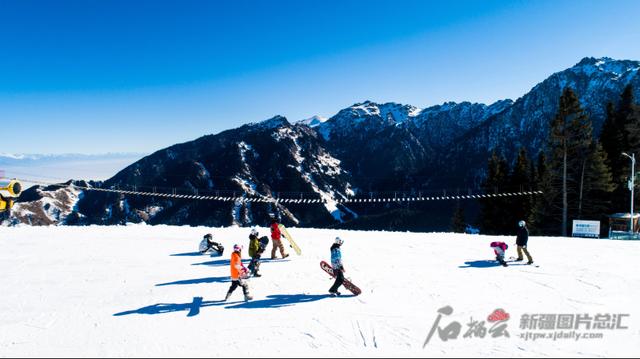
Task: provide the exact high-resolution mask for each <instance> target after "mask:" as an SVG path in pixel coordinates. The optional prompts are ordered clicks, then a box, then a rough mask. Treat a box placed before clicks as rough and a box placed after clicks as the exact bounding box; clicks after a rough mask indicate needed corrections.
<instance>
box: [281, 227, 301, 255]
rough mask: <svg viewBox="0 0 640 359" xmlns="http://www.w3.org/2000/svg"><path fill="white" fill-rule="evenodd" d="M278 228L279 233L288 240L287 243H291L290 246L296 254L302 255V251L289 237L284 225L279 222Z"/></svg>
mask: <svg viewBox="0 0 640 359" xmlns="http://www.w3.org/2000/svg"><path fill="white" fill-rule="evenodd" d="M278 228H280V233H282V235H283V236H284V238H286V239H287V240H288V241H289V244H291V248H293V250H294V251H295V252H296V254H297V255H302V251H301V250H300V247H298V244H296V242H295V241H294V240H293V237H291V235H290V234H289V232H288V231H287V229H286V228H285V227H284V225H282V224H279V225H278Z"/></svg>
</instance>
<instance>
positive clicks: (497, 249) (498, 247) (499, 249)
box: [491, 242, 509, 267]
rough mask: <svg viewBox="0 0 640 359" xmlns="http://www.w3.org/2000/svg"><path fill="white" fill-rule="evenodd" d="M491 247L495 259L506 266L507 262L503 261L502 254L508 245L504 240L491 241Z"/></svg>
mask: <svg viewBox="0 0 640 359" xmlns="http://www.w3.org/2000/svg"><path fill="white" fill-rule="evenodd" d="M491 248H493V252H494V253H495V254H496V260H497V261H498V262H499V263H500V264H502V266H504V267H506V266H507V262H505V261H504V254H505V252H506V251H507V248H509V246H508V245H507V244H506V243H504V242H491Z"/></svg>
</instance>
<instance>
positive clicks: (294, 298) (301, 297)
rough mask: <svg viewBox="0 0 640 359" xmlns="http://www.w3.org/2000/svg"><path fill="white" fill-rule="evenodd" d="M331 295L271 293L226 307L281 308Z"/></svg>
mask: <svg viewBox="0 0 640 359" xmlns="http://www.w3.org/2000/svg"><path fill="white" fill-rule="evenodd" d="M329 297H331V296H330V295H329V294H279V295H269V296H267V299H260V300H252V301H249V302H244V303H240V304H237V305H232V306H228V307H226V309H258V308H281V307H288V306H290V305H294V304H300V303H309V302H315V301H318V300H321V299H325V298H329Z"/></svg>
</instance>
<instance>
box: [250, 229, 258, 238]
mask: <svg viewBox="0 0 640 359" xmlns="http://www.w3.org/2000/svg"><path fill="white" fill-rule="evenodd" d="M251 235H252V236H255V237H257V236H258V230H257V229H255V228H251Z"/></svg>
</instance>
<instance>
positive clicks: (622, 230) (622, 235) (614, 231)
mask: <svg viewBox="0 0 640 359" xmlns="http://www.w3.org/2000/svg"><path fill="white" fill-rule="evenodd" d="M630 219H631V215H630V214H629V213H615V214H612V215H610V216H609V238H611V239H638V237H639V236H638V233H639V232H640V226H639V224H638V221H639V220H640V213H634V214H633V233H630V232H631V231H629V224H630V223H629V222H631V221H630Z"/></svg>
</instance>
